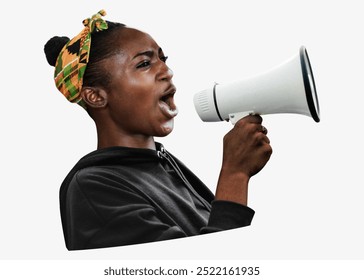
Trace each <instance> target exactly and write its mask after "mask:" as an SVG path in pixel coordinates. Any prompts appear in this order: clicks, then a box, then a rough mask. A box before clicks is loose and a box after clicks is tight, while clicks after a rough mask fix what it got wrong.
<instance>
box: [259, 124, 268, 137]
mask: <svg viewBox="0 0 364 280" xmlns="http://www.w3.org/2000/svg"><path fill="white" fill-rule="evenodd" d="M259 131H260V132H262V133H263V134H265V135H267V133H268V129H267V128H266V127H265V126H264V125H261V126H260V130H259Z"/></svg>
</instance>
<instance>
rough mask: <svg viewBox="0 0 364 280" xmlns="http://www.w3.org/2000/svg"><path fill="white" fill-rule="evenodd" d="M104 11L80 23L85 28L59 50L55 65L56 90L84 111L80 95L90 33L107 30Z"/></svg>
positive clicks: (88, 51) (87, 56)
mask: <svg viewBox="0 0 364 280" xmlns="http://www.w3.org/2000/svg"><path fill="white" fill-rule="evenodd" d="M105 15H106V12H105V11H104V10H101V11H99V12H98V13H97V14H95V15H93V16H92V17H91V18H87V19H85V20H84V21H83V22H82V23H83V25H84V26H85V28H84V29H83V30H82V31H81V32H80V34H78V35H77V36H76V37H74V38H73V39H71V40H70V41H69V42H68V43H67V44H66V45H65V46H64V47H63V49H62V50H61V52H60V53H59V55H58V58H57V62H56V65H55V72H54V80H55V83H56V87H57V88H58V90H59V91H60V92H61V93H62V94H63V95H64V96H65V97H66V98H67V99H68V100H69V101H70V102H73V103H77V104H79V105H80V106H82V107H83V108H85V109H86V103H85V102H84V101H83V100H82V97H81V95H80V92H81V89H82V84H83V75H84V73H85V70H86V66H87V63H88V60H89V54H90V47H91V33H92V32H93V31H94V30H96V31H102V30H105V29H107V28H108V26H107V23H106V21H105V20H103V19H102V18H101V16H105Z"/></svg>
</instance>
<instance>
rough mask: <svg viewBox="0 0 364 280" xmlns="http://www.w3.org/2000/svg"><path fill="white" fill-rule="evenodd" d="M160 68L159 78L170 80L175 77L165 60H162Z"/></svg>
mask: <svg viewBox="0 0 364 280" xmlns="http://www.w3.org/2000/svg"><path fill="white" fill-rule="evenodd" d="M160 65H161V66H160V69H159V73H158V76H157V78H158V80H160V81H170V80H172V78H173V71H172V69H170V68H169V67H168V66H167V65H166V64H165V62H162V61H161V62H160Z"/></svg>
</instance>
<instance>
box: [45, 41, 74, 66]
mask: <svg viewBox="0 0 364 280" xmlns="http://www.w3.org/2000/svg"><path fill="white" fill-rule="evenodd" d="M69 40H70V39H69V38H68V37H65V36H62V37H59V36H54V37H53V38H51V39H49V40H48V42H47V43H46V44H45V45H44V53H45V55H46V58H47V61H48V63H49V64H50V65H51V66H55V65H56V62H57V58H58V55H59V53H60V52H61V50H62V48H63V47H64V46H65V45H66V44H67V42H68V41H69Z"/></svg>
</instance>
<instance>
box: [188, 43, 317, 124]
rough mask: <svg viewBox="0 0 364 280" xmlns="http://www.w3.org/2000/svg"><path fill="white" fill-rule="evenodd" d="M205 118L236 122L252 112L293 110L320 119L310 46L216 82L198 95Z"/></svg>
mask: <svg viewBox="0 0 364 280" xmlns="http://www.w3.org/2000/svg"><path fill="white" fill-rule="evenodd" d="M193 101H194V105H195V109H196V111H197V113H198V115H199V116H200V118H201V119H202V120H203V121H205V122H216V121H224V120H226V121H229V120H230V122H231V123H232V124H235V123H236V122H237V121H238V120H239V119H241V118H243V117H244V116H247V115H249V114H259V115H266V114H278V113H293V114H301V115H306V116H309V117H312V118H313V119H314V120H315V121H316V122H319V121H320V108H319V101H318V97H317V93H316V85H315V80H314V77H313V73H312V68H311V64H310V60H309V58H308V54H307V50H306V48H305V47H304V46H302V47H301V48H300V50H299V54H298V55H296V56H294V57H292V58H291V59H289V60H288V61H286V62H285V63H282V64H281V65H279V66H276V67H275V68H273V69H272V70H270V71H267V72H265V73H263V74H260V75H257V76H254V77H251V78H245V79H243V80H239V81H235V82H230V83H227V84H221V85H219V84H215V85H213V86H212V87H210V88H208V89H205V90H203V91H201V92H198V93H196V94H195V96H194V100H193Z"/></svg>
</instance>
